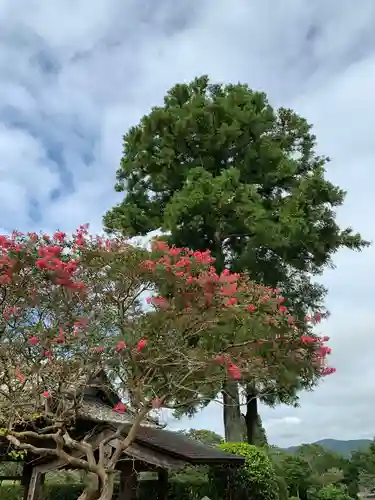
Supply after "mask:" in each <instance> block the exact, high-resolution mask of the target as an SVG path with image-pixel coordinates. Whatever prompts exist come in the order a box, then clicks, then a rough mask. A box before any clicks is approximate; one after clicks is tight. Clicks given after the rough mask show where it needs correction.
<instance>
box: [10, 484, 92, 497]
mask: <svg viewBox="0 0 375 500" xmlns="http://www.w3.org/2000/svg"><path fill="white" fill-rule="evenodd" d="M82 489H83V486H82V485H81V484H80V485H76V484H74V485H72V484H46V485H45V486H44V488H43V495H42V499H43V500H77V498H78V496H79V495H80V493H81V492H82ZM23 492H24V490H23V488H22V487H21V486H20V485H18V484H15V485H2V486H0V498H1V500H22V498H23Z"/></svg>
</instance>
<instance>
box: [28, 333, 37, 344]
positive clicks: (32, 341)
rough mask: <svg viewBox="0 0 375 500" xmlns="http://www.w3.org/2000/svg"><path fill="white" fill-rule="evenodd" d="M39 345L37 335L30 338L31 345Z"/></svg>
mask: <svg viewBox="0 0 375 500" xmlns="http://www.w3.org/2000/svg"><path fill="white" fill-rule="evenodd" d="M37 343H38V337H37V336H36V335H33V336H32V337H30V338H29V344H30V345H36V344H37Z"/></svg>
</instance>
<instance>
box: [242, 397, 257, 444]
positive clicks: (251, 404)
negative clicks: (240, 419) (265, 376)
mask: <svg viewBox="0 0 375 500" xmlns="http://www.w3.org/2000/svg"><path fill="white" fill-rule="evenodd" d="M245 422H246V434H247V442H248V443H249V444H256V443H255V437H256V430H257V425H258V399H257V395H256V393H255V391H254V389H252V388H251V387H247V388H246V415H245Z"/></svg>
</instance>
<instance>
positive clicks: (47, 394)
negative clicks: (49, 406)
mask: <svg viewBox="0 0 375 500" xmlns="http://www.w3.org/2000/svg"><path fill="white" fill-rule="evenodd" d="M43 397H44V398H46V399H48V398H49V392H48V391H44V392H43Z"/></svg>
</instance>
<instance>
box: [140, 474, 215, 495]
mask: <svg viewBox="0 0 375 500" xmlns="http://www.w3.org/2000/svg"><path fill="white" fill-rule="evenodd" d="M197 469H199V468H197ZM209 488H210V485H209V483H208V478H207V474H204V475H202V474H201V473H200V471H199V470H198V471H197V473H196V474H194V472H193V468H189V472H188V473H186V474H184V473H181V474H177V475H175V476H173V477H171V478H170V479H169V482H168V498H169V499H170V500H201V499H202V498H203V497H204V496H208V497H210V489H209ZM157 495H158V490H157V484H156V483H155V482H154V481H143V482H142V483H141V486H140V489H139V493H138V499H139V500H149V499H150V498H157Z"/></svg>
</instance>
